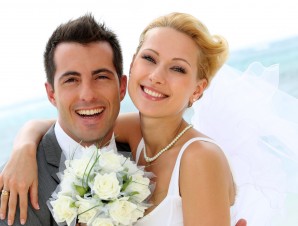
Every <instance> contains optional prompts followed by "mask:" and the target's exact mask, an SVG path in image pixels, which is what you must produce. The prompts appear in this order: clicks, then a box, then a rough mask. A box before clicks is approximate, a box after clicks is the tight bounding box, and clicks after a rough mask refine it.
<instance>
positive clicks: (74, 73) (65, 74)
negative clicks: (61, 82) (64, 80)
mask: <svg viewBox="0 0 298 226" xmlns="http://www.w3.org/2000/svg"><path fill="white" fill-rule="evenodd" d="M68 75H80V73H79V72H77V71H66V72H64V73H63V74H62V75H61V77H64V76H68Z"/></svg>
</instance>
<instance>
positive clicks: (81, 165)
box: [70, 158, 94, 178]
mask: <svg viewBox="0 0 298 226" xmlns="http://www.w3.org/2000/svg"><path fill="white" fill-rule="evenodd" d="M93 162H94V161H93V160H91V161H90V158H83V159H73V160H71V162H70V166H71V169H72V172H73V173H74V174H75V176H77V177H78V178H83V176H84V174H86V175H87V174H88V173H89V171H90V169H91V167H92V165H93Z"/></svg>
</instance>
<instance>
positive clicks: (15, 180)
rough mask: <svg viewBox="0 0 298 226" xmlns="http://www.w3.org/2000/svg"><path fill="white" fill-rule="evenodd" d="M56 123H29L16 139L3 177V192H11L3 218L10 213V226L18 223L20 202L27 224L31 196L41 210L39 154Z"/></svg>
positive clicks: (1, 208) (4, 199) (3, 201)
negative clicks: (37, 160) (43, 141)
mask: <svg viewBox="0 0 298 226" xmlns="http://www.w3.org/2000/svg"><path fill="white" fill-rule="evenodd" d="M54 122H55V121H54V120H32V121H29V122H27V123H26V124H25V125H24V126H23V127H22V128H21V130H20V131H19V133H18V134H17V136H16V139H15V141H14V147H13V151H12V155H11V158H10V160H9V161H8V162H7V164H6V166H5V168H4V169H3V171H2V172H1V174H0V190H2V191H3V190H4V191H9V192H8V193H7V192H4V193H3V192H2V195H1V206H0V218H1V220H4V219H5V217H6V214H7V212H8V215H7V219H8V225H12V224H13V222H14V218H15V213H16V207H17V202H18V199H19V207H20V220H21V224H25V222H26V220H27V209H28V192H29V197H30V202H31V204H32V206H33V208H35V209H39V205H38V172H37V162H36V151H37V146H38V144H39V142H40V140H41V138H42V136H43V135H44V134H45V133H46V131H47V130H48V129H49V128H50V127H51V125H53V123H54ZM3 194H4V195H3ZM7 207H8V210H7Z"/></svg>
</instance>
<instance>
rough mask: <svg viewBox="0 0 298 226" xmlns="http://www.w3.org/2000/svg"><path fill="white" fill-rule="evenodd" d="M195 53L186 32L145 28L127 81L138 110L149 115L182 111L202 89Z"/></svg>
mask: <svg viewBox="0 0 298 226" xmlns="http://www.w3.org/2000/svg"><path fill="white" fill-rule="evenodd" d="M198 57H199V54H198V47H197V45H196V44H195V42H194V41H193V40H192V39H191V38H190V37H188V36H187V35H185V34H183V33H181V32H178V31H176V30H174V29H172V28H154V29H151V30H150V31H148V32H147V34H146V37H145V40H144V43H143V45H142V47H141V48H140V50H139V52H138V53H137V54H136V55H135V57H134V60H133V62H132V64H131V70H130V78H129V85H128V91H129V95H130V97H131V99H132V101H133V103H134V104H135V106H136V107H137V108H138V110H139V111H140V112H141V113H142V114H143V115H147V116H151V117H163V116H167V115H176V114H181V115H182V114H183V112H184V110H185V109H186V108H187V106H188V103H189V101H190V100H193V99H198V98H199V96H200V95H201V93H202V92H203V88H202V87H203V86H202V83H203V81H202V80H201V81H199V80H198V79H197V71H198V67H197V62H198Z"/></svg>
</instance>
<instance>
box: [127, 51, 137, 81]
mask: <svg viewBox="0 0 298 226" xmlns="http://www.w3.org/2000/svg"><path fill="white" fill-rule="evenodd" d="M135 57H136V54H134V55H133V57H132V60H131V63H130V66H129V75H128V76H130V71H131V68H132V66H133V62H134V61H135Z"/></svg>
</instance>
